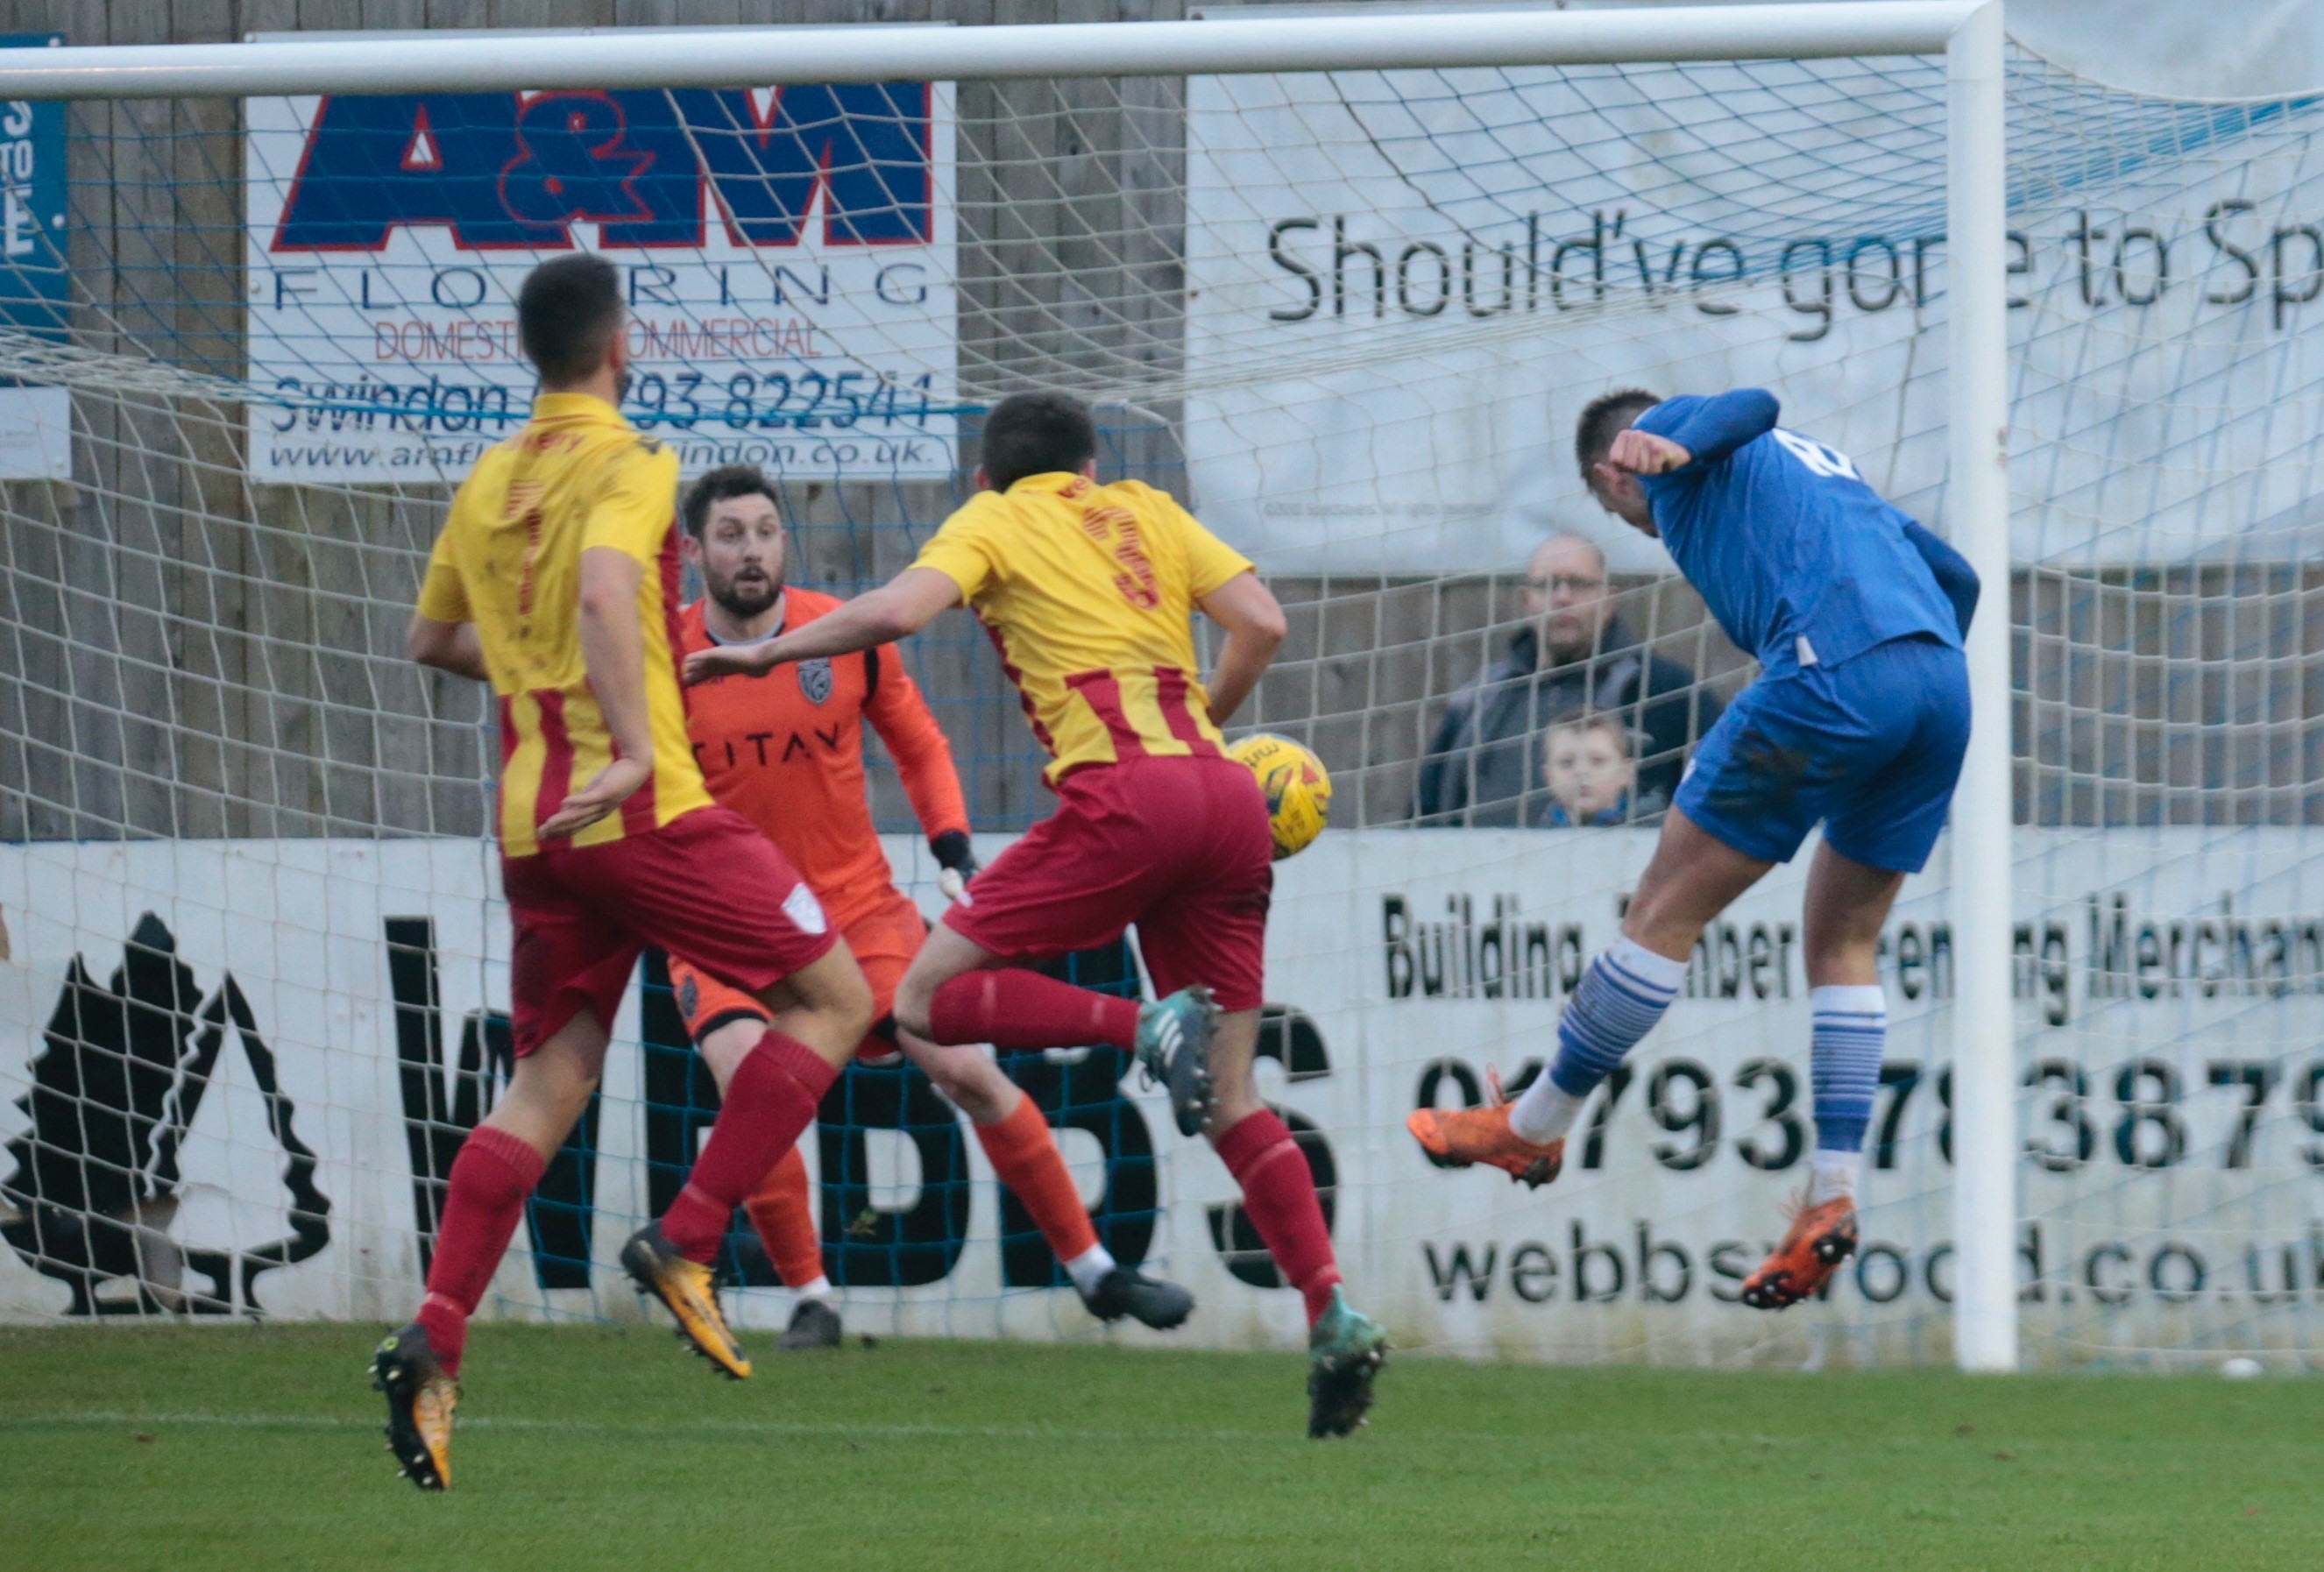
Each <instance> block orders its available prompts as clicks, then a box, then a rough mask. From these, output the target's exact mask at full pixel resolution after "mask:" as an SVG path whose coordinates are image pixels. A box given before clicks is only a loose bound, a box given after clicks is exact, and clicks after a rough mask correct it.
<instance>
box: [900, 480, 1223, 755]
mask: <svg viewBox="0 0 2324 1572" xmlns="http://www.w3.org/2000/svg"><path fill="white" fill-rule="evenodd" d="M913 566H915V567H927V568H934V569H935V570H936V572H938V573H940V574H943V575H945V577H946V578H949V579H951V580H952V581H953V583H954V584H958V585H959V586H960V593H961V598H962V599H963V600H964V601H965V602H967V603H968V605H969V606H970V607H971V609H973V611H975V612H976V614H977V617H978V618H979V619H980V620H981V621H982V622H983V623H984V626H985V629H986V630H987V631H988V632H989V633H991V636H992V642H993V645H994V646H995V648H998V649H999V650H1000V651H1001V668H1002V669H1003V670H1004V671H1006V672H1007V673H1008V674H1009V680H1010V681H1011V682H1013V683H1015V684H1016V685H1017V689H1018V692H1019V695H1020V696H1021V697H1022V698H1023V700H1024V704H1025V713H1026V715H1027V716H1028V718H1029V719H1030V720H1031V721H1032V723H1033V734H1034V735H1035V736H1036V737H1037V738H1039V739H1040V741H1041V746H1042V747H1044V748H1046V749H1048V750H1049V753H1050V755H1051V758H1050V762H1049V767H1048V769H1047V772H1046V773H1047V779H1048V781H1049V782H1050V784H1052V785H1055V784H1056V782H1057V781H1058V780H1060V779H1062V778H1063V777H1065V774H1066V773H1067V772H1068V771H1071V770H1074V769H1077V768H1081V767H1082V766H1084V765H1090V764H1113V763H1117V762H1120V760H1123V759H1129V758H1185V756H1187V755H1189V754H1203V755H1213V754H1216V753H1219V752H1221V751H1222V750H1223V748H1224V742H1223V740H1222V738H1221V737H1220V735H1219V729H1218V728H1217V727H1216V726H1214V725H1213V724H1212V723H1211V704H1210V697H1209V695H1208V694H1205V693H1204V692H1203V685H1202V683H1201V681H1200V680H1199V679H1198V678H1197V676H1196V675H1195V674H1196V671H1197V667H1196V665H1195V661H1194V628H1193V625H1192V618H1193V615H1194V603H1195V602H1197V601H1199V600H1200V599H1202V597H1203V596H1204V595H1207V594H1209V593H1211V592H1212V591H1213V590H1215V589H1217V588H1218V587H1219V586H1220V585H1222V584H1225V583H1226V582H1227V581H1228V580H1229V579H1231V578H1233V577H1234V576H1235V575H1237V574H1242V573H1248V572H1250V566H1251V565H1250V559H1249V558H1248V557H1246V556H1243V555H1242V554H1241V553H1240V552H1238V551H1236V550H1235V549H1234V548H1233V547H1231V546H1228V545H1227V544H1226V543H1225V542H1224V541H1222V540H1221V539H1220V538H1218V537H1217V536H1215V535H1213V534H1212V533H1211V532H1210V531H1209V530H1207V529H1203V527H1202V525H1200V524H1198V523H1196V522H1195V521H1194V515H1193V514H1191V513H1189V512H1187V511H1186V510H1185V509H1184V508H1182V507H1180V506H1179V505H1178V504H1177V502H1176V501H1175V500H1174V499H1173V498H1172V497H1171V496H1170V495H1169V494H1168V493H1167V492H1157V491H1156V490H1155V489H1154V488H1153V487H1151V486H1148V485H1141V484H1140V483H1138V482H1136V481H1116V482H1115V483H1113V484H1111V485H1106V486H1101V485H1098V484H1096V483H1093V482H1091V481H1088V480H1084V478H1082V477H1081V476H1080V475H1073V474H1063V473H1057V474H1041V475H1028V476H1027V477H1025V478H1024V479H1023V480H1020V481H1019V482H1018V483H1016V484H1015V485H1012V486H1010V488H1009V490H1008V491H1007V492H979V493H978V494H977V495H976V497H975V498H974V499H973V500H972V501H970V502H969V503H968V505H967V506H965V507H964V508H962V509H961V510H959V511H958V512H956V513H954V515H953V516H952V517H951V518H949V519H945V522H944V528H942V529H939V530H937V531H936V536H935V538H933V539H931V540H930V541H929V542H928V543H927V546H926V547H922V548H921V551H920V555H919V559H918V561H917V562H915V563H914V564H913Z"/></svg>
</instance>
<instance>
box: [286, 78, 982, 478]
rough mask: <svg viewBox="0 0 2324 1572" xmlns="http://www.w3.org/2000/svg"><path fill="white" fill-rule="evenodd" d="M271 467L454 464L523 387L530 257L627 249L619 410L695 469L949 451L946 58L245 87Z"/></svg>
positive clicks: (619, 253) (452, 469) (523, 393)
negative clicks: (757, 79)
mask: <svg viewBox="0 0 2324 1572" xmlns="http://www.w3.org/2000/svg"><path fill="white" fill-rule="evenodd" d="M244 114H245V116H246V124H247V127H248V132H247V139H246V157H247V169H248V174H247V201H248V211H247V222H248V226H249V248H250V258H251V262H250V267H249V270H248V272H249V300H248V306H249V321H250V380H251V382H253V383H254V384H255V385H256V386H257V388H258V389H259V390H260V391H261V392H262V393H268V394H272V395H275V396H277V397H279V398H280V399H281V400H282V402H281V404H280V405H258V406H254V407H253V409H252V411H251V417H250V420H251V427H250V452H251V470H252V473H253V474H254V476H255V477H256V478H258V479H260V480H262V481H278V482H282V481H291V482H296V481H319V482H334V483H355V484H363V483H375V484H391V483H417V482H424V481H430V480H435V479H438V478H450V479H453V480H457V479H458V478H459V476H460V475H461V474H462V473H465V471H466V468H467V466H468V465H469V464H472V463H473V462H474V461H475V456H476V455H477V454H478V453H480V452H481V451H482V450H483V448H484V446H486V445H488V444H490V443H493V442H494V441H497V440H499V439H500V438H501V437H503V436H504V435H506V434H507V433H508V432H509V431H511V430H512V429H513V428H514V427H515V426H516V425H517V424H518V423H520V422H521V421H522V420H523V419H524V418H525V416H526V413H527V411H528V410H529V409H530V403H531V399H532V392H533V375H532V372H531V369H530V366H528V365H527V364H526V363H525V362H524V360H523V358H522V356H521V354H520V353H519V347H518V345H517V341H516V322H515V307H514V300H515V295H516V290H517V288H518V286H519V285H520V284H521V282H522V280H523V279H524V276H525V274H526V273H528V272H529V271H531V269H532V268H533V267H534V266H535V265H536V264H537V263H539V262H541V261H543V260H544V259H546V258H548V257H551V256H556V255H558V254H561V253H566V252H568V251H571V250H573V249H574V248H576V247H586V248H589V249H591V250H595V251H598V252H601V253H604V255H605V256H607V257H608V258H610V259H611V260H612V261H613V262H614V263H615V264H616V265H617V266H618V267H619V268H620V269H621V271H622V284H623V289H624V290H625V291H626V293H627V296H628V299H629V305H630V310H631V317H632V321H631V328H630V345H629V347H630V354H631V363H632V383H631V386H630V389H629V391H628V395H627V397H626V399H625V400H624V401H623V406H622V407H623V410H624V412H625V413H626V414H627V415H628V416H629V417H630V418H632V420H634V421H636V422H637V423H638V424H639V425H640V426H641V427H644V428H645V429H646V430H647V431H649V432H650V434H652V435H654V436H656V437H659V438H660V439H662V440H664V441H666V442H669V443H670V444H672V445H673V446H676V447H677V448H678V453H679V455H681V458H682V460H683V462H684V464H685V465H686V467H687V469H688V470H689V471H694V470H700V469H704V468H707V467H710V466H713V465H715V464H731V463H753V464H761V465H764V466H765V467H767V468H768V469H770V470H771V471H775V472H778V473H783V474H787V475H795V476H798V477H800V478H802V479H810V480H843V479H852V478H856V477H877V478H881V479H888V478H892V477H896V476H901V475H931V474H944V473H950V471H951V470H952V468H953V467H954V425H955V421H954V403H955V400H954V372H955V370H956V363H957V355H956V349H957V345H956V332H955V317H954V283H953V280H954V249H955V245H956V238H957V234H956V229H955V221H954V178H953V171H954V116H953V93H952V87H951V85H950V84H948V83H942V82H881V83H867V84H854V85H849V86H841V87H814V86H797V87H782V88H773V87H767V88H753V87H745V86H738V87H731V88H719V89H715V90H714V89H706V88H705V89H696V90H684V91H669V92H665V91H661V90H658V89H656V90H640V91H611V92H556V93H523V92H516V93H461V94H427V93H420V94H405V95H399V96H391V97H346V96H334V97H299V98H259V99H252V100H250V101H248V103H247V104H246V105H245V106H244Z"/></svg>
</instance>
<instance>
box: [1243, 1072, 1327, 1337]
mask: <svg viewBox="0 0 2324 1572" xmlns="http://www.w3.org/2000/svg"><path fill="white" fill-rule="evenodd" d="M1218 1152H1219V1157H1220V1160H1221V1161H1222V1162H1223V1163H1226V1165H1227V1172H1229V1173H1231V1174H1233V1175H1234V1178H1235V1182H1236V1183H1237V1184H1239V1185H1240V1186H1242V1209H1243V1211H1244V1213H1245V1214H1246V1215H1248V1216H1249V1217H1250V1221H1251V1226H1252V1227H1255V1228H1257V1229H1258V1230H1259V1237H1260V1238H1261V1239H1262V1240H1264V1241H1266V1244H1267V1253H1268V1255H1272V1256H1273V1257H1275V1264H1276V1268H1277V1270H1278V1271H1280V1272H1281V1273H1283V1278H1284V1281H1285V1282H1288V1283H1290V1284H1291V1286H1292V1287H1294V1288H1296V1289H1297V1290H1298V1291H1299V1292H1300V1294H1301V1296H1302V1297H1303V1298H1304V1299H1305V1301H1306V1302H1307V1324H1308V1325H1309V1326H1311V1327H1312V1326H1314V1324H1315V1321H1316V1319H1317V1318H1319V1317H1320V1316H1322V1315H1323V1312H1324V1311H1325V1310H1329V1309H1331V1308H1332V1290H1333V1288H1334V1287H1336V1286H1337V1285H1338V1283H1339V1282H1340V1265H1339V1262H1338V1261H1337V1260H1336V1259H1335V1258H1334V1257H1333V1254H1332V1230H1331V1228H1330V1227H1329V1226H1328V1225H1327V1224H1326V1223H1325V1222H1324V1221H1323V1202H1322V1201H1321V1200H1318V1199H1317V1197H1316V1194H1315V1176H1314V1173H1312V1172H1309V1170H1308V1167H1307V1155H1306V1154H1305V1153H1304V1152H1302V1151H1300V1150H1299V1144H1298V1143H1297V1142H1296V1141H1295V1140H1293V1139H1292V1138H1291V1132H1290V1131H1289V1130H1288V1129H1286V1128H1285V1127H1284V1124H1283V1121H1282V1120H1281V1119H1279V1118H1277V1117H1276V1116H1275V1112H1274V1110H1273V1109H1271V1108H1261V1109H1259V1112H1257V1113H1255V1114H1247V1115H1245V1116H1244V1117H1241V1118H1240V1119H1237V1120H1236V1121H1235V1122H1234V1125H1233V1126H1231V1128H1229V1129H1228V1130H1227V1131H1226V1132H1225V1133H1224V1134H1222V1135H1220V1136H1219V1138H1218Z"/></svg>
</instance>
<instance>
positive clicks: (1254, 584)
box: [1199, 573, 1289, 726]
mask: <svg viewBox="0 0 2324 1572" xmlns="http://www.w3.org/2000/svg"><path fill="white" fill-rule="evenodd" d="M1199 604H1200V605H1201V606H1202V608H1203V615H1205V616H1207V617H1209V618H1210V620H1211V621H1213V622H1216V623H1217V624H1218V625H1219V626H1220V627H1222V628H1223V629H1225V630H1227V641H1226V644H1225V646H1224V647H1223V648H1221V649H1220V651H1219V664H1218V669H1216V670H1215V671H1213V673H1212V674H1211V681H1210V694H1211V723H1212V724H1213V725H1215V726H1223V725H1225V724H1226V723H1227V719H1228V717H1229V716H1231V715H1232V714H1233V713H1234V712H1236V711H1237V710H1240V709H1241V708H1242V702H1243V701H1244V700H1245V699H1247V698H1249V697H1250V691H1251V689H1253V688H1255V687H1257V686H1258V685H1259V677H1260V676H1262V675H1263V674H1264V673H1265V672H1266V670H1267V663H1268V661H1271V660H1273V659H1274V658H1275V652H1276V650H1277V648H1279V647H1280V646H1281V645H1282V643H1283V636H1284V634H1285V633H1286V632H1287V631H1288V630H1289V625H1288V624H1287V623H1286V622H1285V621H1284V619H1283V607H1282V605H1281V604H1280V603H1279V602H1277V600H1276V598H1275V592H1274V591H1272V590H1270V589H1268V587H1267V586H1266V585H1265V584H1260V583H1259V575H1256V574H1250V573H1240V574H1237V575H1235V576H1234V577H1232V578H1231V579H1229V580H1227V582H1226V583H1224V584H1221V585H1220V586H1219V587H1218V588H1217V589H1214V590H1213V591H1212V592H1211V593H1209V594H1207V595H1204V596H1203V598H1202V600H1201V602H1199Z"/></svg>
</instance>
